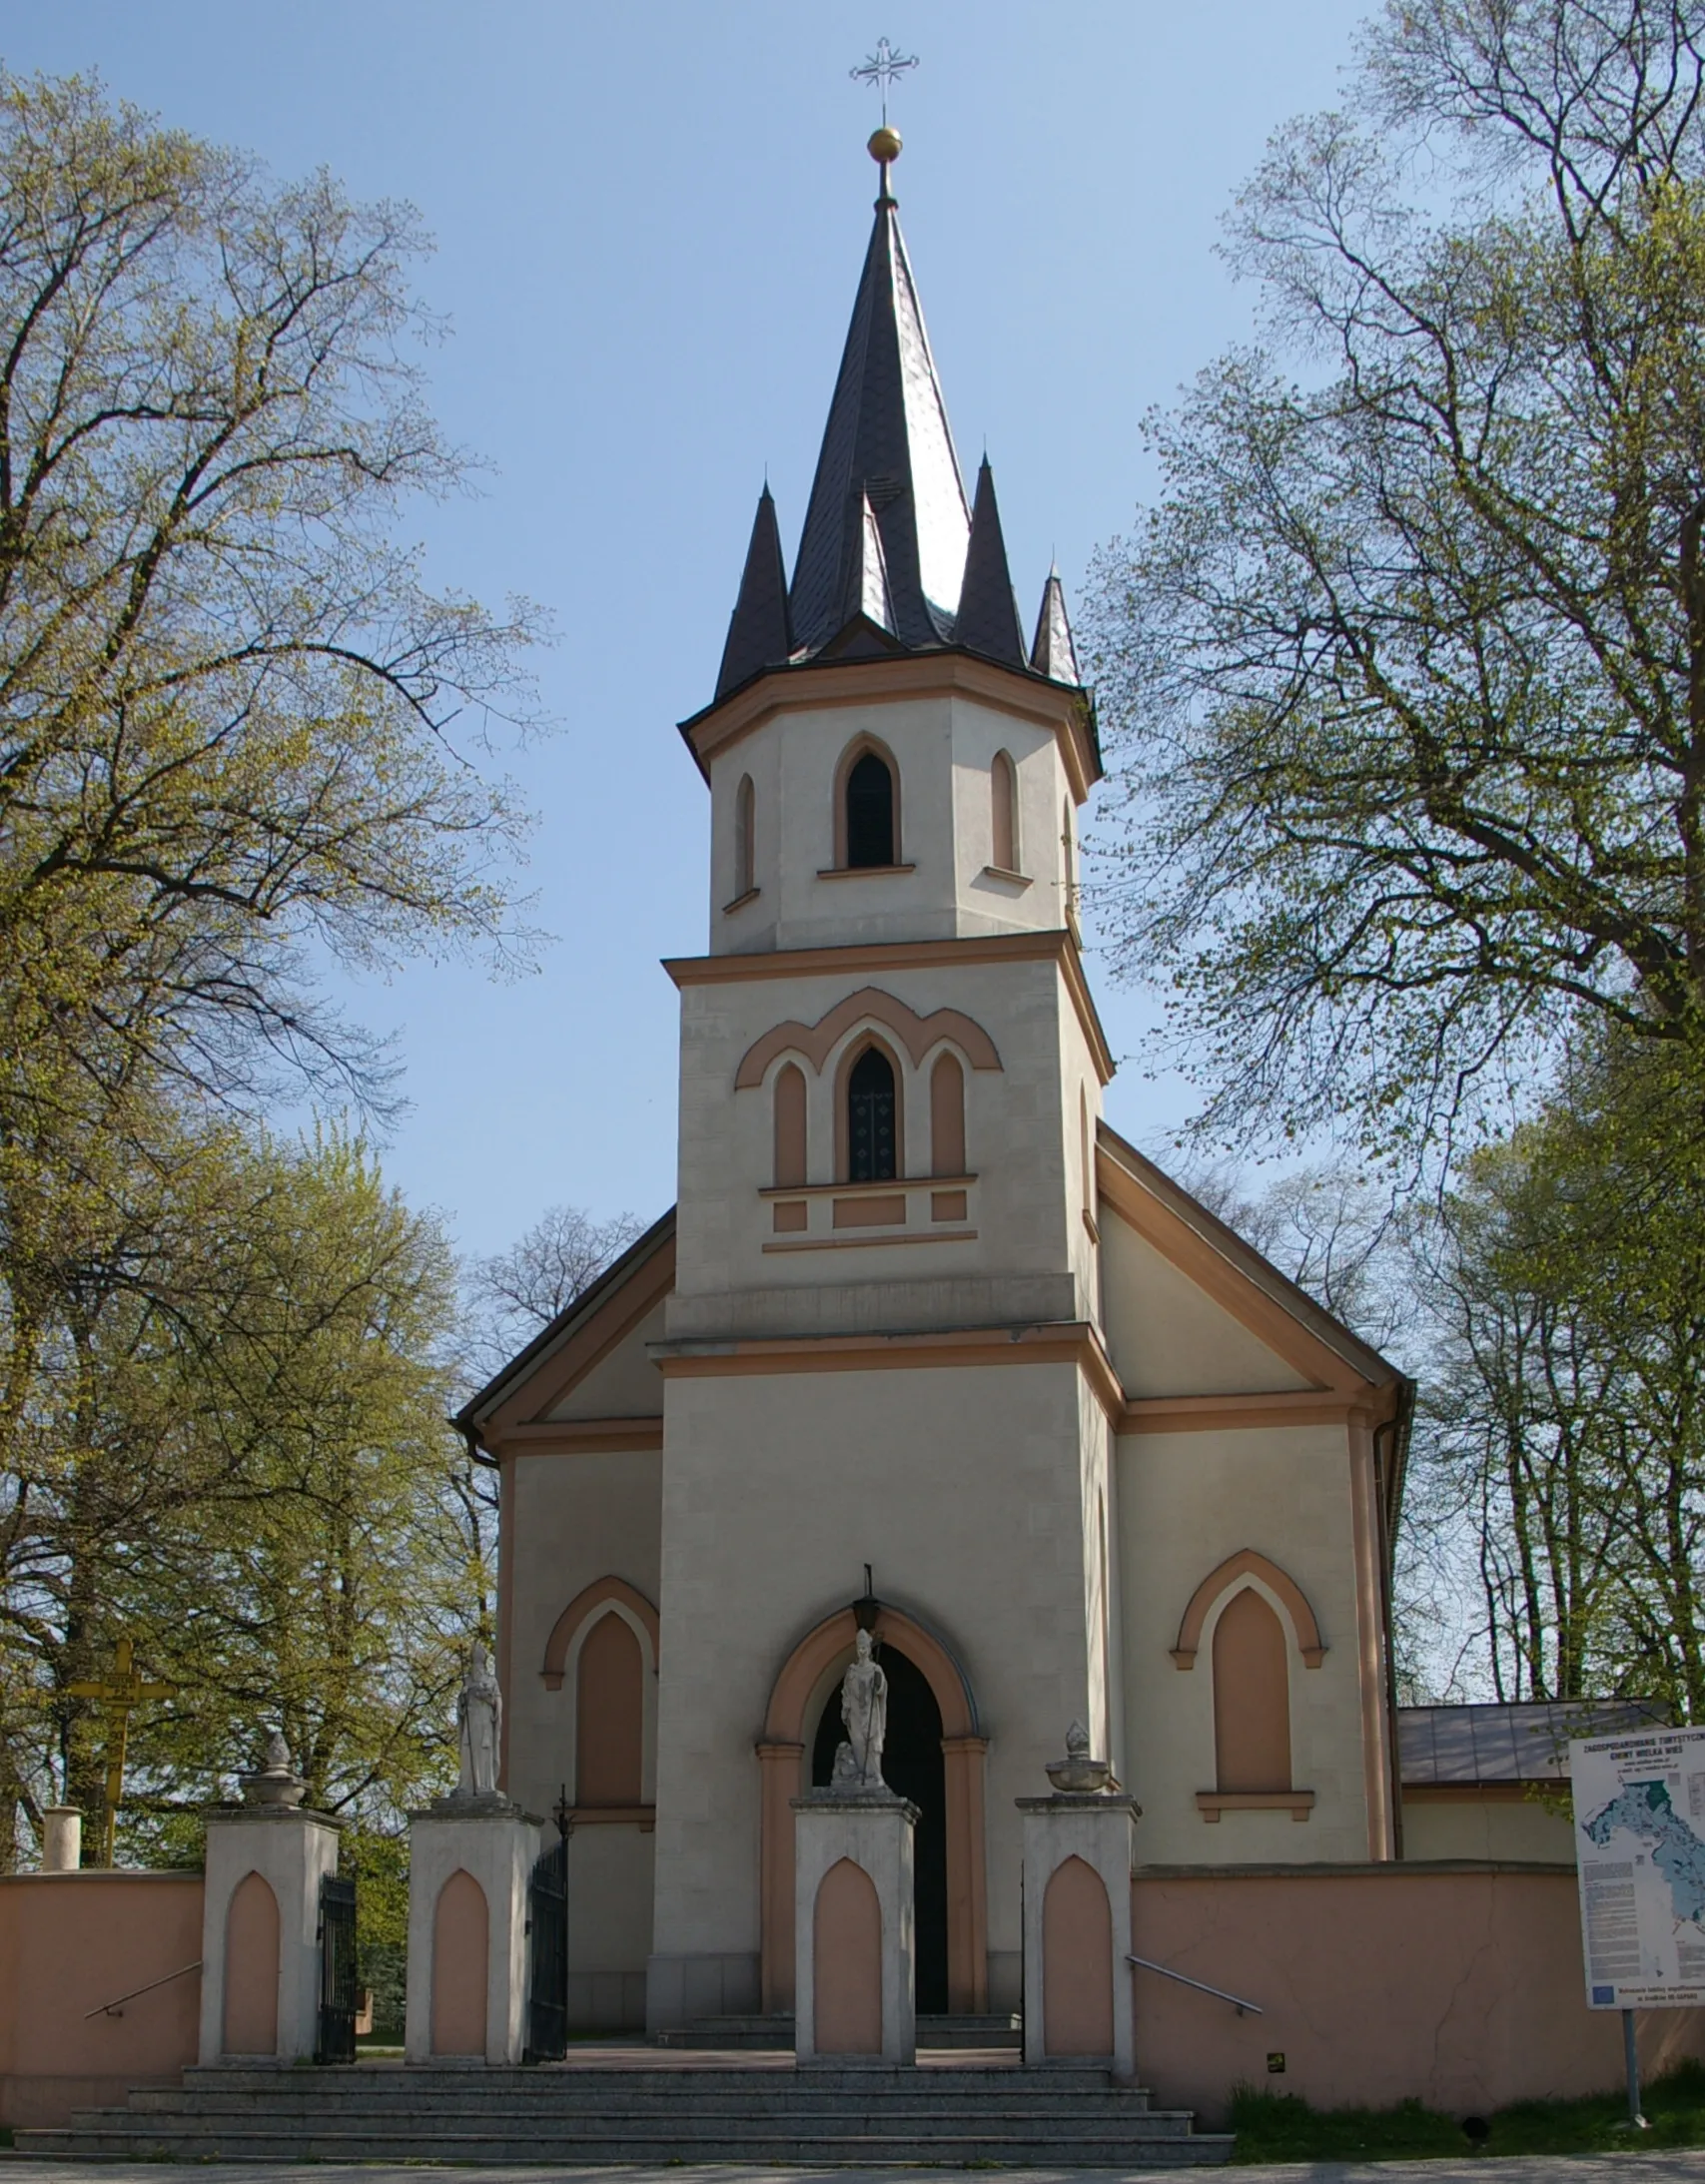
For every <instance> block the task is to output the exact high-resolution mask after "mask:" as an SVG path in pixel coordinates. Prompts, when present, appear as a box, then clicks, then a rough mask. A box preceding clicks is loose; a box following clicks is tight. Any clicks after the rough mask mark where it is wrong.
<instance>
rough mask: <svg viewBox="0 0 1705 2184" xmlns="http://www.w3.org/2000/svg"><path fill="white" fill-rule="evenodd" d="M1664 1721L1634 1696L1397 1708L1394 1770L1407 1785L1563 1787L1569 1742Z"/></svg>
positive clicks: (1658, 1711)
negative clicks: (1395, 1765)
mask: <svg viewBox="0 0 1705 2184" xmlns="http://www.w3.org/2000/svg"><path fill="white" fill-rule="evenodd" d="M1668 1719H1669V1717H1668V1714H1667V1713H1666V1712H1665V1711H1664V1710H1663V1709H1662V1708H1660V1707H1654V1706H1646V1705H1644V1704H1642V1703H1641V1702H1640V1701H1638V1700H1634V1699H1551V1700H1532V1701H1528V1702H1527V1703H1525V1704H1522V1705H1517V1706H1481V1707H1399V1708H1398V1709H1397V1754H1398V1764H1399V1771H1400V1774H1401V1778H1402V1780H1403V1782H1404V1783H1405V1784H1427V1783H1448V1784H1462V1785H1472V1784H1474V1783H1555V1782H1567V1781H1568V1779H1569V1739H1570V1738H1571V1737H1605V1736H1610V1735H1613V1734H1614V1733H1615V1732H1616V1731H1617V1730H1623V1729H1629V1730H1631V1729H1637V1728H1639V1727H1640V1726H1641V1725H1642V1724H1643V1723H1646V1722H1667V1721H1668Z"/></svg>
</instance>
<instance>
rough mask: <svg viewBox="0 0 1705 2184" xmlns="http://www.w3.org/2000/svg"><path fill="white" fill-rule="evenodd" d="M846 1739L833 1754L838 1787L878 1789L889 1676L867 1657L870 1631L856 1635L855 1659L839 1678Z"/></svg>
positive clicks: (842, 1718) (885, 1739)
mask: <svg viewBox="0 0 1705 2184" xmlns="http://www.w3.org/2000/svg"><path fill="white" fill-rule="evenodd" d="M841 1720H842V1722H843V1723H844V1724H845V1725H846V1732H847V1737H846V1742H845V1744H843V1745H842V1746H841V1748H840V1750H839V1751H838V1752H837V1753H836V1754H835V1774H834V1781H835V1786H836V1788H837V1789H849V1788H850V1789H857V1790H881V1789H883V1788H885V1787H886V1786H885V1785H884V1783H883V1780H882V1747H883V1745H884V1744H885V1743H886V1742H887V1740H888V1679H887V1677H886V1676H884V1675H883V1673H882V1671H881V1670H880V1669H879V1668H878V1667H877V1665H876V1663H875V1662H874V1661H873V1660H872V1659H871V1658H870V1633H869V1632H868V1631H860V1632H859V1634H858V1654H857V1658H856V1659H855V1660H854V1661H852V1662H851V1663H850V1665H849V1666H848V1669H847V1673H846V1674H845V1676H843V1677H842V1678H841Z"/></svg>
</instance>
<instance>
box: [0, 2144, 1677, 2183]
mask: <svg viewBox="0 0 1705 2184" xmlns="http://www.w3.org/2000/svg"><path fill="white" fill-rule="evenodd" d="M176 2166H177V2164H175V2163H170V2162H168V2163H161V2162H154V2161H91V2162H73V2161H37V2160H32V2159H30V2158H29V2157H28V2156H20V2155H13V2156H10V2157H5V2158H4V2167H3V2169H0V2175H3V2176H4V2178H5V2184H71V2180H72V2179H87V2180H88V2184H161V2171H162V2168H175V2167H176ZM192 2166H193V2167H194V2169H195V2172H196V2184H422V2175H423V2165H422V2164H420V2163H411V2164H410V2165H409V2166H408V2167H399V2166H395V2165H392V2164H390V2163H386V2162H376V2163H374V2164H373V2165H371V2166H362V2165H356V2164H346V2163H343V2162H331V2161H327V2162H312V2163H301V2164H298V2163H295V2162H286V2161H207V2162H202V2161H198V2162H196V2163H194V2164H192ZM920 2173H923V2174H932V2175H946V2176H956V2175H960V2174H962V2173H963V2172H962V2171H960V2170H959V2169H957V2168H953V2169H945V2170H937V2171H922V2172H920V2170H919V2169H913V2168H907V2169H786V2170H782V2169H779V2168H744V2167H741V2166H739V2165H737V2164H734V2163H729V2164H728V2165H726V2166H724V2167H705V2168H699V2167H687V2166H683V2167H680V2168H674V2167H670V2168H666V2169H656V2168H637V2167H635V2168H588V2169H563V2168H554V2167H552V2168H536V2169H534V2168H513V2169H510V2168H502V2169H486V2168H480V2167H477V2166H468V2167H465V2168H463V2167H460V2166H457V2167H456V2168H454V2169H453V2170H446V2171H445V2172H444V2175H445V2177H446V2179H447V2178H451V2177H453V2179H454V2184H539V2180H540V2179H542V2178H545V2177H563V2178H566V2179H569V2180H571V2184H775V2180H776V2178H777V2177H778V2176H783V2175H784V2176H785V2177H786V2178H787V2184H813V2180H814V2179H820V2180H821V2184H900V2180H901V2179H903V2178H906V2177H910V2176H916V2175H918V2174H920ZM1191 2176H1201V2177H1205V2178H1206V2177H1209V2176H1225V2177H1227V2178H1229V2179H1236V2180H1237V2184H1403V2179H1405V2178H1407V2179H1409V2180H1410V2184H1549V2180H1551V2179H1558V2180H1560V2184H1705V2151H1700V2152H1690V2153H1678V2154H1641V2153H1635V2152H1634V2151H1632V2150H1630V2151H1629V2152H1628V2153H1625V2154H1587V2155H1582V2156H1580V2157H1578V2158H1576V2159H1573V2160H1567V2161H1565V2160H1559V2159H1556V2158H1553V2157H1551V2156H1543V2157H1541V2156H1538V2155H1523V2156H1522V2157H1521V2158H1520V2159H1518V2160H1513V2161H1498V2160H1494V2159H1492V2158H1491V2157H1489V2156H1482V2157H1481V2158H1479V2159H1477V2160H1466V2161H1374V2162H1359V2161H1357V2162H1344V2161H1313V2162H1308V2161H1304V2162H1284V2163H1281V2164H1279V2165H1278V2166H1275V2167H1272V2168H1267V2167H1263V2168H1259V2169H1003V2170H1001V2171H1000V2172H999V2179H1000V2184H1139V2180H1141V2179H1147V2178H1154V2179H1156V2180H1157V2184H1158V2180H1159V2179H1161V2178H1163V2177H1164V2178H1166V2179H1167V2180H1168V2184H1179V2180H1180V2179H1181V2178H1185V2177H1191Z"/></svg>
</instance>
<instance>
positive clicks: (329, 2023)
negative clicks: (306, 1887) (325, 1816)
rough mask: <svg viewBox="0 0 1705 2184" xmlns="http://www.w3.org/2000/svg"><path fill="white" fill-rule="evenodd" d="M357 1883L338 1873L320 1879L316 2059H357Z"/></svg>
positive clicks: (329, 2061)
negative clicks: (318, 2041) (318, 2002)
mask: <svg viewBox="0 0 1705 2184" xmlns="http://www.w3.org/2000/svg"><path fill="white" fill-rule="evenodd" d="M357 2000H358V1995H357V1990H356V1884H355V1882H354V1881H353V1880H340V1879H339V1877H338V1875H337V1874H336V1873H326V1874H323V1875H322V1877H321V1881H320V2044H319V2046H318V2047H317V2048H316V2049H315V2051H314V2059H315V2061H316V2062H323V2063H353V2062H354V2061H355V2059H356V2005H357Z"/></svg>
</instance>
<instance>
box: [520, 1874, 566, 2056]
mask: <svg viewBox="0 0 1705 2184" xmlns="http://www.w3.org/2000/svg"><path fill="white" fill-rule="evenodd" d="M527 1928H528V1931H529V1932H530V1934H531V1936H532V1972H531V1984H530V1988H529V1992H528V1996H527V2045H526V2059H527V2061H528V2062H560V2061H561V2060H562V2058H563V2057H564V2056H565V2055H566V2054H567V2052H568V1838H567V1837H566V1836H563V1838H562V1839H561V1841H559V1842H558V1843H556V1844H555V1845H554V1847H553V1848H551V1849H549V1850H546V1851H545V1853H544V1855H543V1856H542V1857H541V1858H540V1859H539V1860H538V1862H537V1863H536V1864H535V1865H534V1866H533V1869H532V1881H531V1883H530V1885H529V1886H528V1888H527Z"/></svg>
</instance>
